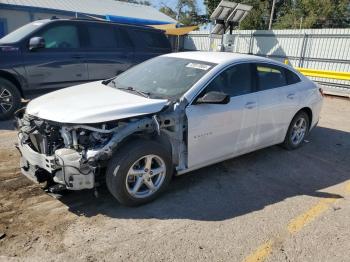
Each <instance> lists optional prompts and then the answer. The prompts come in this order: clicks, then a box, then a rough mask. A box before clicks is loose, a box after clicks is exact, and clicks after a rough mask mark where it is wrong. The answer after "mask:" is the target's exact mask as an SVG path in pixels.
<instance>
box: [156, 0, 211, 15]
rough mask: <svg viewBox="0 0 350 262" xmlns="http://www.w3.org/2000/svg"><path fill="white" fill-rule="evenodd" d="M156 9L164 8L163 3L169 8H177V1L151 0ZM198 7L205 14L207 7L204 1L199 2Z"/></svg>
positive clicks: (198, 0)
mask: <svg viewBox="0 0 350 262" xmlns="http://www.w3.org/2000/svg"><path fill="white" fill-rule="evenodd" d="M149 2H151V3H152V4H153V5H154V6H155V7H157V8H159V7H161V6H162V3H164V4H165V5H167V6H170V7H172V8H174V7H176V3H177V0H149ZM197 6H198V9H199V12H200V13H204V12H205V7H204V4H203V0H197Z"/></svg>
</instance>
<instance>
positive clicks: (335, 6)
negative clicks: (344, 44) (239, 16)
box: [204, 0, 350, 30]
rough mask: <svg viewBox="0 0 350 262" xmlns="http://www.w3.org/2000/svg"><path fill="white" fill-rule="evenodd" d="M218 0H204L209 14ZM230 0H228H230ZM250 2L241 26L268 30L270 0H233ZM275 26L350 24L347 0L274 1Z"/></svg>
mask: <svg viewBox="0 0 350 262" xmlns="http://www.w3.org/2000/svg"><path fill="white" fill-rule="evenodd" d="M220 1H221V0H205V1H204V3H205V5H206V7H207V12H208V15H209V16H210V15H211V13H212V12H213V11H214V10H215V8H216V6H217V5H218V4H219V3H220ZM229 1H230V0H229ZM232 2H237V3H243V4H248V5H252V6H253V9H252V11H251V12H250V14H249V15H248V16H247V17H246V18H245V19H244V20H243V22H242V23H241V25H240V29H256V30H259V29H267V28H268V23H269V18H270V13H271V7H272V0H261V1H257V0H241V1H240V0H232ZM272 27H273V28H274V29H293V28H300V27H302V28H345V27H350V0H276V7H275V12H274V17H273V25H272Z"/></svg>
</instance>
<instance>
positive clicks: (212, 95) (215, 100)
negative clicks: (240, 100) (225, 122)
mask: <svg viewBox="0 0 350 262" xmlns="http://www.w3.org/2000/svg"><path fill="white" fill-rule="evenodd" d="M229 102H230V96H229V95H228V94H225V93H223V92H216V91H211V92H208V93H206V94H205V95H204V96H202V97H200V98H198V99H197V101H196V103H197V104H228V103H229Z"/></svg>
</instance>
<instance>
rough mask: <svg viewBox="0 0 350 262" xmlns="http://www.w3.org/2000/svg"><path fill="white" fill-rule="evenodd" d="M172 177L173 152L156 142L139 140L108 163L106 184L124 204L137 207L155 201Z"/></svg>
mask: <svg viewBox="0 0 350 262" xmlns="http://www.w3.org/2000/svg"><path fill="white" fill-rule="evenodd" d="M171 177H172V163H171V157H170V152H168V150H166V149H165V148H164V147H163V146H162V145H161V144H159V143H157V142H154V141H148V140H136V141H133V142H131V143H130V144H126V145H125V146H124V147H123V148H121V149H120V150H119V151H118V152H117V153H116V154H115V155H114V156H113V157H112V158H111V159H110V160H109V164H108V167H107V172H106V183H107V187H108V189H109V191H110V192H111V194H112V195H113V196H114V197H115V198H116V199H117V200H118V201H119V202H120V203H121V204H123V205H126V206H137V205H141V204H145V203H147V202H150V201H152V200H153V199H155V198H156V197H157V196H158V195H159V194H160V193H161V192H162V191H163V190H164V189H165V188H166V186H167V185H168V184H169V182H170V180H171Z"/></svg>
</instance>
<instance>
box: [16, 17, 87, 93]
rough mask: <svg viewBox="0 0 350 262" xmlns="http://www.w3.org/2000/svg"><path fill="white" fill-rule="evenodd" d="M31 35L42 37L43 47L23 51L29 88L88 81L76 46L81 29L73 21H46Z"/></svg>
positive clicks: (46, 87) (60, 86) (81, 54)
mask: <svg viewBox="0 0 350 262" xmlns="http://www.w3.org/2000/svg"><path fill="white" fill-rule="evenodd" d="M35 36H40V37H43V38H44V39H45V48H42V49H38V50H33V51H29V49H27V50H25V51H24V52H23V63H24V66H25V70H26V73H27V79H28V84H29V88H30V89H32V90H33V89H34V90H38V89H57V88H62V87H67V86H72V85H76V84H80V83H83V82H86V81H88V72H87V67H86V64H85V63H84V61H83V55H84V53H83V52H82V50H81V48H80V47H81V31H80V30H79V27H78V26H77V25H76V23H71V22H69V21H65V22H59V23H58V22H54V23H50V24H48V25H47V26H45V27H44V28H43V29H41V30H40V31H38V32H37V33H35V34H34V35H31V36H30V37H35ZM28 43H29V38H28V39H27V44H28ZM26 48H28V47H27V46H26Z"/></svg>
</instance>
